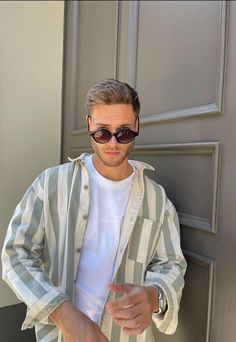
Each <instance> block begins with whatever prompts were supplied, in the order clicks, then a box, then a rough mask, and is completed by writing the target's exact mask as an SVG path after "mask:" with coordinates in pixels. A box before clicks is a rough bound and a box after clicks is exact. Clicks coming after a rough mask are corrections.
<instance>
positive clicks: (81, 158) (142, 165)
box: [68, 153, 155, 171]
mask: <svg viewBox="0 0 236 342" xmlns="http://www.w3.org/2000/svg"><path fill="white" fill-rule="evenodd" d="M89 155H90V154H89V153H82V154H81V155H80V156H78V157H76V158H70V157H68V159H69V161H71V162H76V161H79V162H82V163H83V164H84V163H85V158H86V157H87V156H89ZM129 163H130V164H131V165H132V166H134V167H135V169H137V170H139V171H143V170H144V169H148V170H151V171H154V170H155V169H154V167H153V166H151V165H149V164H147V163H144V162H141V161H137V160H129Z"/></svg>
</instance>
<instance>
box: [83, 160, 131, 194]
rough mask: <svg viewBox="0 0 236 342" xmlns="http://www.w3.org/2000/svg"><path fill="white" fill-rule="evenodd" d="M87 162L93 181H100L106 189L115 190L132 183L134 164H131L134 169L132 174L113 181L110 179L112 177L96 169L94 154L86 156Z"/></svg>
mask: <svg viewBox="0 0 236 342" xmlns="http://www.w3.org/2000/svg"><path fill="white" fill-rule="evenodd" d="M86 164H87V166H88V169H89V175H90V177H92V179H93V181H95V182H96V183H99V185H100V186H102V187H104V188H106V189H107V188H109V189H114V190H116V189H117V190H118V189H123V188H125V187H126V186H127V185H128V184H130V182H132V180H133V177H134V172H135V167H134V166H133V165H132V164H130V165H131V166H132V169H133V172H132V173H131V175H129V176H128V177H127V178H125V179H122V180H120V181H113V180H110V179H107V178H105V177H103V176H102V175H101V174H100V173H99V172H98V171H97V170H96V168H95V166H94V164H93V159H92V155H90V156H88V157H87V158H86Z"/></svg>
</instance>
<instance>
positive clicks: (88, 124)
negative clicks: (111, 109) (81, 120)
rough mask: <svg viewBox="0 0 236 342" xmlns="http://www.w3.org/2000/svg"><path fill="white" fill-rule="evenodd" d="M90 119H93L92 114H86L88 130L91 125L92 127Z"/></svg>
mask: <svg viewBox="0 0 236 342" xmlns="http://www.w3.org/2000/svg"><path fill="white" fill-rule="evenodd" d="M90 120H91V116H90V115H86V123H87V128H88V131H89V130H90V129H89V127H90Z"/></svg>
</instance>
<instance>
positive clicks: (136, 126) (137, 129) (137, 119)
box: [135, 116, 139, 132]
mask: <svg viewBox="0 0 236 342" xmlns="http://www.w3.org/2000/svg"><path fill="white" fill-rule="evenodd" d="M135 131H136V132H139V116H137V117H136V122H135Z"/></svg>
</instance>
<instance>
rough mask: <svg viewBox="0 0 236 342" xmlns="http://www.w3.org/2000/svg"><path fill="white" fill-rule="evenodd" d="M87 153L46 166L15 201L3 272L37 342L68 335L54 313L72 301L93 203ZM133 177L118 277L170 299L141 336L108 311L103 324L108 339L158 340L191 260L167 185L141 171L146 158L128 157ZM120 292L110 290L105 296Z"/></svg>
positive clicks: (172, 316)
mask: <svg viewBox="0 0 236 342" xmlns="http://www.w3.org/2000/svg"><path fill="white" fill-rule="evenodd" d="M84 157H85V154H83V155H81V156H80V157H78V158H76V159H74V160H71V161H70V162H69V163H66V164H63V165H59V166H56V167H52V168H49V169H47V170H46V171H44V172H43V173H42V174H41V175H39V177H38V178H37V179H36V180H35V181H34V182H33V184H32V185H31V186H30V187H29V188H28V190H27V191H26V193H25V194H24V196H23V198H22V200H21V202H20V203H19V204H18V206H17V207H16V209H15V211H14V214H13V217H12V219H11V221H10V224H9V227H8V230H7V235H6V238H5V242H4V247H3V251H2V264H3V279H4V280H5V281H7V283H8V284H9V286H10V287H11V288H12V289H13V291H14V292H15V293H16V295H17V296H18V298H20V300H22V301H23V302H25V303H26V305H27V314H26V318H25V321H24V322H23V325H22V329H26V328H31V327H35V330H36V338H37V341H39V342H63V336H62V332H61V331H60V330H59V329H58V328H57V327H56V326H55V325H54V324H53V322H52V321H51V320H50V318H49V315H50V313H52V312H53V311H54V310H55V309H56V308H57V307H58V306H59V305H60V304H61V303H62V302H63V301H65V300H70V301H71V302H74V295H75V280H76V273H77V269H78V265H79V259H80V251H81V247H82V244H83V237H84V234H85V229H86V224H87V219H88V214H89V207H90V196H89V194H90V184H89V175H88V171H87V167H86V163H85V161H84ZM130 163H131V164H132V165H133V166H134V168H135V175H134V182H133V185H132V189H131V194H130V197H129V201H128V204H127V208H126V212H125V216H124V219H123V223H122V227H121V234H120V241H119V246H118V251H117V257H116V261H115V265H114V279H112V281H113V282H115V283H134V284H141V285H144V286H149V285H154V284H155V285H158V286H159V287H161V288H162V290H163V292H164V293H165V295H166V298H167V302H168V309H167V311H166V312H165V314H164V315H158V314H155V313H154V314H153V317H152V318H153V320H152V324H151V325H150V326H149V327H148V328H147V329H146V330H145V331H144V332H143V333H142V334H140V335H138V336H132V337H129V336H127V335H125V334H124V333H123V332H122V329H120V328H119V326H117V325H116V324H115V323H114V322H113V319H112V316H111V315H109V314H108V313H107V312H106V311H105V310H104V312H103V314H102V317H101V321H100V326H101V329H102V331H103V332H104V334H105V335H106V336H107V338H108V340H109V341H111V342H119V341H120V342H131V341H132V342H135V341H137V342H141V341H146V342H154V341H155V333H156V331H157V330H159V331H161V332H163V333H166V334H173V333H174V332H175V330H176V327H177V323H178V310H179V303H180V299H181V294H182V289H183V286H184V278H183V277H184V273H185V270H186V261H185V259H184V256H183V254H182V251H181V247H180V231H179V222H178V217H177V214H176V211H175V208H174V206H173V204H172V203H171V202H170V200H169V199H168V198H167V196H166V194H165V191H164V189H163V188H162V187H161V186H160V185H158V184H157V183H155V182H154V181H153V180H151V179H150V178H148V177H147V176H145V175H144V173H143V171H144V169H145V168H147V169H152V170H153V168H152V167H151V166H149V165H148V164H145V163H142V162H138V161H130ZM116 296H117V295H116V294H114V293H112V292H110V293H109V295H108V298H107V300H110V299H114V298H115V297H116Z"/></svg>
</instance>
